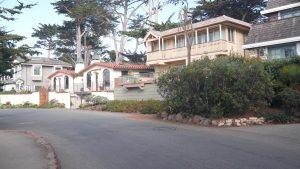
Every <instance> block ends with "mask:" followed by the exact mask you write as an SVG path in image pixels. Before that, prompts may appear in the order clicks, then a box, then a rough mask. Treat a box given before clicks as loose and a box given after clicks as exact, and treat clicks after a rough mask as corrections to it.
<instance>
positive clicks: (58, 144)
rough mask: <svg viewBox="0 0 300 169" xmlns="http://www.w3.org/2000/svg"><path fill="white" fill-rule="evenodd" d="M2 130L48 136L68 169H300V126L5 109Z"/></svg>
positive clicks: (1, 114)
mask: <svg viewBox="0 0 300 169" xmlns="http://www.w3.org/2000/svg"><path fill="white" fill-rule="evenodd" d="M0 129H16V130H31V131H33V132H35V133H37V134H39V135H42V136H44V138H45V139H46V140H48V141H49V142H50V143H52V144H53V146H54V148H55V149H56V151H57V155H58V158H59V159H60V163H61V166H62V168H63V169H299V168H300V160H299V157H300V125H299V124H295V125H276V126H257V127H249V128H221V129H220V128H205V127H193V126H185V125H177V124H168V123H163V122H159V121H150V120H137V119H130V118H128V117H127V116H126V115H124V114H120V113H104V112H89V111H77V110H61V109H53V110H43V109H39V110H36V109H20V110H0ZM0 165H1V164H0ZM0 168H2V167H1V166H0Z"/></svg>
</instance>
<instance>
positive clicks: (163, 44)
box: [161, 38, 166, 50]
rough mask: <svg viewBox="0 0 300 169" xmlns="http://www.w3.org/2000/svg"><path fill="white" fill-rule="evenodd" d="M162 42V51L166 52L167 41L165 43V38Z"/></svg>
mask: <svg viewBox="0 0 300 169" xmlns="http://www.w3.org/2000/svg"><path fill="white" fill-rule="evenodd" d="M161 42H162V50H165V49H166V48H165V41H164V38H161Z"/></svg>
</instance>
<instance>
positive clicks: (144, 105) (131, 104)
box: [105, 100, 163, 114]
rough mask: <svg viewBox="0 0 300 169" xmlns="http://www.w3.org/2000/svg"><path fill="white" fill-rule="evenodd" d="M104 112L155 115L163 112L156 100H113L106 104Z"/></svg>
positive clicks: (161, 106)
mask: <svg viewBox="0 0 300 169" xmlns="http://www.w3.org/2000/svg"><path fill="white" fill-rule="evenodd" d="M105 110H106V111H111V112H126V113H143V114H155V113H158V112H162V111H163V104H162V102H161V101H158V100H144V101H135V100H113V101H108V102H106V106H105Z"/></svg>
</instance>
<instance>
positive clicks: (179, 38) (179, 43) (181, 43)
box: [177, 35, 185, 48]
mask: <svg viewBox="0 0 300 169" xmlns="http://www.w3.org/2000/svg"><path fill="white" fill-rule="evenodd" d="M181 47H185V37H184V35H178V36H177V48H181Z"/></svg>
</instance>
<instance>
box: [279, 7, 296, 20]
mask: <svg viewBox="0 0 300 169" xmlns="http://www.w3.org/2000/svg"><path fill="white" fill-rule="evenodd" d="M297 16H300V8H296V9H292V10H286V11H283V12H280V14H279V17H280V18H279V19H287V18H292V17H297Z"/></svg>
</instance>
